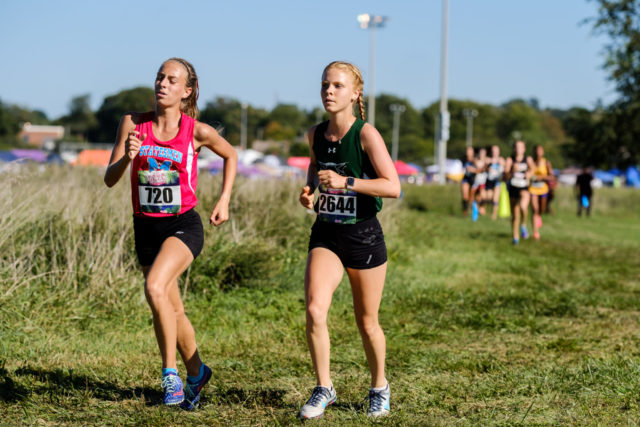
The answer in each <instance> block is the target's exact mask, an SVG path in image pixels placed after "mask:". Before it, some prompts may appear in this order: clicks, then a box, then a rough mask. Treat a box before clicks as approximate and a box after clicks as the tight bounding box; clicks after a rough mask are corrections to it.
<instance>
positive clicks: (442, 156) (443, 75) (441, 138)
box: [438, 0, 449, 185]
mask: <svg viewBox="0 0 640 427" xmlns="http://www.w3.org/2000/svg"><path fill="white" fill-rule="evenodd" d="M448 27H449V0H442V47H441V57H440V132H439V133H438V181H439V182H440V184H441V185H444V184H445V180H446V177H445V171H444V168H445V164H446V161H447V141H448V140H449V111H448V110H447V37H448V32H449V28H448Z"/></svg>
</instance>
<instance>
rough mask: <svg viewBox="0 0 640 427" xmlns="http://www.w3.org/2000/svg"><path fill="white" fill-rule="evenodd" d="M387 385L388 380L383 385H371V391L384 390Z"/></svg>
mask: <svg viewBox="0 0 640 427" xmlns="http://www.w3.org/2000/svg"><path fill="white" fill-rule="evenodd" d="M388 385H389V382H388V381H387V383H386V384H385V385H384V386H383V387H371V390H373V391H384V390H385V389H386V388H387V386H388Z"/></svg>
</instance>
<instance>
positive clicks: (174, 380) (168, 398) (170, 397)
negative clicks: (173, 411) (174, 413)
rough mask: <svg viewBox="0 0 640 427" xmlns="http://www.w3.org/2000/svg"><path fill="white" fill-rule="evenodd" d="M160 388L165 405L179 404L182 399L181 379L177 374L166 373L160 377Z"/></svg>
mask: <svg viewBox="0 0 640 427" xmlns="http://www.w3.org/2000/svg"><path fill="white" fill-rule="evenodd" d="M162 389H163V390H164V399H163V401H164V404H165V405H179V404H181V403H182V401H183V400H184V390H183V389H182V380H181V379H180V377H179V376H178V375H175V374H168V375H165V376H164V377H162Z"/></svg>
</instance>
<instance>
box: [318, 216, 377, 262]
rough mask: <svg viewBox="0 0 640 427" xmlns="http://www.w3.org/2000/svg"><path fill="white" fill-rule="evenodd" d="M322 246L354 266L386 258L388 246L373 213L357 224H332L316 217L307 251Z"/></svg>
mask: <svg viewBox="0 0 640 427" xmlns="http://www.w3.org/2000/svg"><path fill="white" fill-rule="evenodd" d="M314 248H325V249H329V250H330V251H331V252H333V253H335V254H336V255H337V256H338V258H340V261H342V265H344V266H345V267H348V268H354V269H357V270H366V269H369V268H374V267H378V266H380V265H382V264H384V263H385V262H387V246H386V245H385V243H384V235H383V234H382V227H381V226H380V223H379V222H378V219H377V218H376V217H373V218H369V219H366V220H364V221H362V222H359V223H356V224H332V223H329V222H324V221H320V220H317V221H316V222H315V224H313V227H311V237H310V238H309V252H311V250H312V249H314Z"/></svg>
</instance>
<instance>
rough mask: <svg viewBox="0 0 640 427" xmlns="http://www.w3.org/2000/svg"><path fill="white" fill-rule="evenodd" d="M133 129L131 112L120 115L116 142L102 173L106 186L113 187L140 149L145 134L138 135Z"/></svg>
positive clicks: (134, 127) (134, 126)
mask: <svg viewBox="0 0 640 427" xmlns="http://www.w3.org/2000/svg"><path fill="white" fill-rule="evenodd" d="M135 129H136V125H135V123H134V122H133V118H132V117H131V114H125V115H124V116H122V118H121V119H120V124H119V125H118V132H117V137H116V143H115V145H114V146H113V150H112V151H111V158H110V159H109V166H108V167H107V170H106V171H105V173H104V183H105V184H106V185H107V187H113V186H114V185H116V183H117V182H118V181H120V178H122V175H124V172H125V171H126V170H127V167H129V163H131V160H133V159H134V158H135V156H136V155H138V152H139V151H140V146H141V145H142V141H144V139H145V137H146V135H138V132H136V130H135Z"/></svg>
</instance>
